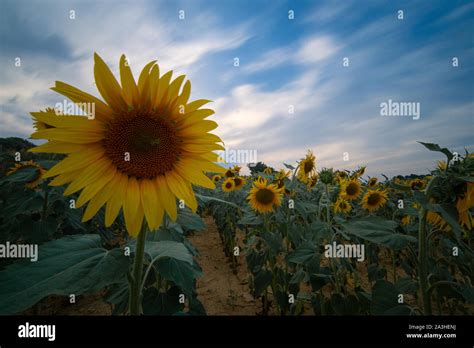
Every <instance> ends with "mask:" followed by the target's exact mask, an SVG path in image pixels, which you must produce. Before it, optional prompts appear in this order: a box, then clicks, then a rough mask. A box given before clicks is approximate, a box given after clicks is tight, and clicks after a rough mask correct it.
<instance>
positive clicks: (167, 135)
mask: <svg viewBox="0 0 474 348" xmlns="http://www.w3.org/2000/svg"><path fill="white" fill-rule="evenodd" d="M103 146H104V149H105V153H106V155H107V156H108V157H109V158H110V159H111V161H112V163H113V164H114V165H115V166H116V167H117V169H118V170H120V171H121V172H123V173H124V174H127V175H130V176H135V177H136V178H150V179H152V178H155V177H157V176H159V175H163V174H165V173H166V172H167V171H170V170H173V168H174V164H175V163H176V162H177V161H178V158H179V156H180V154H181V140H180V139H179V137H178V136H177V134H176V129H175V127H174V125H173V124H172V123H171V122H170V121H168V120H165V119H163V118H159V117H156V116H155V115H153V114H147V113H138V114H136V115H127V117H123V116H121V117H118V118H117V119H116V120H115V121H113V122H112V123H110V124H109V128H108V130H107V131H106V134H105V137H104V140H103Z"/></svg>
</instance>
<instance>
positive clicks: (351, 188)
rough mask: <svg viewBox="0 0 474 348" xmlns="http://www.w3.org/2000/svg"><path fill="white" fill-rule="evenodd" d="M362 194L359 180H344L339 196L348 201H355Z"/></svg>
mask: <svg viewBox="0 0 474 348" xmlns="http://www.w3.org/2000/svg"><path fill="white" fill-rule="evenodd" d="M361 192H362V188H361V185H360V182H359V180H357V179H350V180H344V181H343V182H342V183H341V193H340V194H341V196H342V197H343V198H345V199H347V200H349V201H353V200H356V199H357V198H359V196H360V194H361Z"/></svg>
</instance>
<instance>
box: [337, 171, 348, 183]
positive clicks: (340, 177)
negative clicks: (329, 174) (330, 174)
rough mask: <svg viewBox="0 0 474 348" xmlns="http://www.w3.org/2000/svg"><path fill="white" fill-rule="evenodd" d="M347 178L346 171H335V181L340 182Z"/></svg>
mask: <svg viewBox="0 0 474 348" xmlns="http://www.w3.org/2000/svg"><path fill="white" fill-rule="evenodd" d="M347 178H348V174H347V172H346V171H344V170H338V171H336V180H337V182H339V183H341V182H343V181H344V180H346V179H347Z"/></svg>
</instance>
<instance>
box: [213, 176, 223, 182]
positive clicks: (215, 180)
mask: <svg viewBox="0 0 474 348" xmlns="http://www.w3.org/2000/svg"><path fill="white" fill-rule="evenodd" d="M221 179H222V177H221V176H220V175H213V176H212V181H214V182H219V181H220V180H221Z"/></svg>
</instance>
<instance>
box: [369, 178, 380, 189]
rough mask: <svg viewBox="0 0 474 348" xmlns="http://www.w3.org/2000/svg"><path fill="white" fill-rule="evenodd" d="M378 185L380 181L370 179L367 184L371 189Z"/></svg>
mask: <svg viewBox="0 0 474 348" xmlns="http://www.w3.org/2000/svg"><path fill="white" fill-rule="evenodd" d="M377 184H378V179H377V178H375V177H374V178H370V179H369V181H368V182H367V186H368V187H369V188H375V187H376V186H377Z"/></svg>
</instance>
